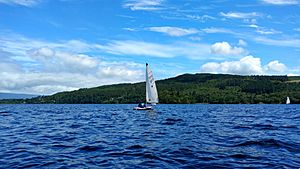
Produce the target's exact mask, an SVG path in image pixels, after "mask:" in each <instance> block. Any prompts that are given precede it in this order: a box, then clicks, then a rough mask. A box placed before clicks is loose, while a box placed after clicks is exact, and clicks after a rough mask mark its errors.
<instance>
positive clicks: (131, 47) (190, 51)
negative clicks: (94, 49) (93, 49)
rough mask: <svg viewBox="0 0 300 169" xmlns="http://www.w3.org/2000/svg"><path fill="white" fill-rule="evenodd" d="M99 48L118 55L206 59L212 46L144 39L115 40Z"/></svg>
mask: <svg viewBox="0 0 300 169" xmlns="http://www.w3.org/2000/svg"><path fill="white" fill-rule="evenodd" d="M98 49H101V50H104V51H106V52H109V53H112V54H116V55H138V56H151V57H162V58H172V57H188V58H191V59H205V58H207V56H209V53H210V52H209V51H210V46H209V45H207V44H201V43H187V42H177V43H174V44H158V43H150V42H143V41H113V42H112V43H109V44H107V45H99V46H98Z"/></svg>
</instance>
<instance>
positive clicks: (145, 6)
mask: <svg viewBox="0 0 300 169" xmlns="http://www.w3.org/2000/svg"><path fill="white" fill-rule="evenodd" d="M163 2H164V0H128V1H126V3H124V4H123V7H125V8H130V9H131V10H133V11H138V10H143V11H155V10H161V9H163V6H162V3H163Z"/></svg>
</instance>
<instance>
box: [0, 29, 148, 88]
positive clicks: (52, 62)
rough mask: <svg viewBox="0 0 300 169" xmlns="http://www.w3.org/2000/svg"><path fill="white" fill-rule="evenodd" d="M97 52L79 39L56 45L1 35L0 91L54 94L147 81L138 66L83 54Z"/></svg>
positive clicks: (92, 45) (19, 36) (94, 46)
mask: <svg viewBox="0 0 300 169" xmlns="http://www.w3.org/2000/svg"><path fill="white" fill-rule="evenodd" d="M70 45H71V46H70ZM95 49H96V45H95V44H88V43H85V42H82V41H78V40H71V41H64V42H57V43H53V42H47V41H39V40H35V39H29V38H26V37H23V36H21V35H13V36H8V35H5V36H4V35H2V34H1V33H0V54H1V58H0V77H1V81H0V92H15V93H33V94H52V93H55V92H59V91H64V90H74V89H78V88H86V87H95V86H100V85H105V84H112V83H124V82H136V81H141V80H143V77H144V76H143V72H144V70H143V68H142V67H141V66H137V65H138V64H135V63H134V64H133V63H131V62H122V61H118V62H106V61H104V60H100V59H99V58H98V57H96V56H90V55H87V54H85V53H84V52H83V51H87V52H89V51H91V50H95ZM20 58H21V59H20ZM24 58H28V59H24Z"/></svg>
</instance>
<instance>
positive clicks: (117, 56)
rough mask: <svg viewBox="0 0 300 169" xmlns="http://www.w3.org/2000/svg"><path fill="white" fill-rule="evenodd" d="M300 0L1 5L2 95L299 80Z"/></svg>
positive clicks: (6, 0) (10, 1)
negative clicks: (207, 77)
mask: <svg viewBox="0 0 300 169" xmlns="http://www.w3.org/2000/svg"><path fill="white" fill-rule="evenodd" d="M299 55H300V0H247V1H244V0H84V1H82V0H0V92H9V93H28V94H39V95H48V94H53V93H56V92H60V91H70V90H77V89H79V88H89V87H96V86H101V85H108V84H115V83H133V82H140V81H144V79H145V63H149V65H150V67H151V69H152V71H153V74H154V77H155V79H165V78H170V77H174V76H177V75H180V74H185V73H223V74H236V75H288V76H293V75H299V74H300V58H299Z"/></svg>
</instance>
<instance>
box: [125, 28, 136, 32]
mask: <svg viewBox="0 0 300 169" xmlns="http://www.w3.org/2000/svg"><path fill="white" fill-rule="evenodd" d="M123 30H126V31H130V32H134V31H136V29H134V28H123Z"/></svg>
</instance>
